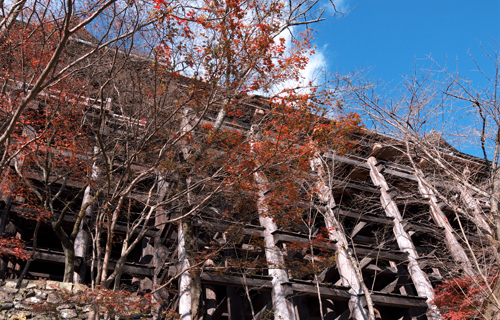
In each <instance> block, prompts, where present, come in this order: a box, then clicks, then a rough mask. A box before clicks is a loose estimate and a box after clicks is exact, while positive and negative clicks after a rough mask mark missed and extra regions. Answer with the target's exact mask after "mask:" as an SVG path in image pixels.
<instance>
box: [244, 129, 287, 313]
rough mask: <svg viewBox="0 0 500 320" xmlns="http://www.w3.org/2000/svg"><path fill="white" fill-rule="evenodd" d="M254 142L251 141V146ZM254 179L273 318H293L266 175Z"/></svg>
mask: <svg viewBox="0 0 500 320" xmlns="http://www.w3.org/2000/svg"><path fill="white" fill-rule="evenodd" d="M254 130H255V127H252V134H253V137H252V139H254V138H255V131H254ZM253 144H254V143H252V146H253ZM254 179H255V182H256V184H257V189H258V190H259V192H258V199H257V210H258V212H259V222H260V225H261V226H263V227H264V228H265V229H264V243H265V246H266V247H265V254H266V260H267V265H268V270H269V275H270V276H271V277H272V279H273V280H272V297H273V299H272V300H273V310H274V317H275V319H280V320H295V319H296V317H295V310H294V308H293V306H292V303H291V302H290V301H288V300H287V295H288V292H287V290H286V286H285V285H284V284H285V283H286V282H288V273H287V271H286V270H283V269H281V268H280V267H279V266H282V265H283V264H284V259H283V253H282V252H281V250H280V248H278V247H277V246H276V245H275V244H274V236H273V234H272V233H273V232H274V231H276V230H277V229H278V227H277V226H276V223H275V222H274V220H273V219H272V218H271V217H269V212H268V207H267V204H266V194H267V193H268V192H269V188H268V186H269V182H268V181H267V178H266V176H265V175H264V173H263V172H261V171H256V172H255V173H254Z"/></svg>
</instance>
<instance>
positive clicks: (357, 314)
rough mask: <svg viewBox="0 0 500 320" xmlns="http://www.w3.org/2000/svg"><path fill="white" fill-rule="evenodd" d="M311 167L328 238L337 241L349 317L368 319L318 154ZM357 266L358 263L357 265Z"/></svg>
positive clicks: (356, 276)
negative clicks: (323, 208)
mask: <svg viewBox="0 0 500 320" xmlns="http://www.w3.org/2000/svg"><path fill="white" fill-rule="evenodd" d="M311 167H312V169H313V170H314V171H315V172H316V173H317V174H318V177H319V180H318V185H317V189H318V196H319V199H320V200H321V201H322V202H323V203H325V204H326V213H325V214H324V219H325V224H326V227H327V228H328V230H329V235H328V237H329V239H330V240H333V241H335V242H337V268H338V270H339V274H340V278H341V280H342V285H344V286H347V287H350V289H349V295H350V298H349V310H350V313H351V318H352V319H354V320H365V319H368V314H367V312H366V310H365V309H364V308H363V306H364V304H365V302H364V301H363V299H362V296H363V288H362V284H361V281H360V280H359V276H360V275H359V274H357V272H361V270H359V269H358V271H357V270H356V265H354V263H355V262H353V259H351V257H350V256H349V255H350V252H348V250H350V249H349V243H348V242H347V238H346V237H345V234H344V232H343V228H342V225H341V224H340V222H339V221H338V220H337V217H335V214H334V213H333V210H332V208H333V207H335V199H333V195H332V191H331V189H330V186H329V185H328V184H326V183H325V182H324V177H323V176H324V174H323V164H322V160H321V158H320V156H319V155H317V156H316V157H315V158H314V159H313V160H311ZM358 267H359V265H358Z"/></svg>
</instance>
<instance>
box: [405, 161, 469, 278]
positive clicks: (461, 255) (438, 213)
mask: <svg viewBox="0 0 500 320" xmlns="http://www.w3.org/2000/svg"><path fill="white" fill-rule="evenodd" d="M415 176H416V177H417V180H418V190H419V191H420V194H421V195H422V196H423V197H424V198H426V199H428V200H429V205H430V209H431V210H430V212H431V216H432V219H433V220H434V223H435V224H436V225H437V226H438V227H441V228H443V229H444V235H445V242H446V246H447V247H448V250H450V253H451V256H452V257H453V259H454V260H455V262H456V263H458V264H459V266H460V268H461V269H463V270H464V271H465V273H466V274H467V275H468V276H474V270H473V269H472V264H471V263H470V260H469V257H467V254H466V253H465V251H464V249H463V248H462V246H461V245H460V243H459V242H458V240H457V238H456V237H455V235H454V232H455V231H454V230H453V228H452V227H451V225H450V223H449V222H448V219H447V218H446V215H445V214H444V213H443V211H442V210H441V208H440V207H439V205H438V200H437V198H436V195H435V194H434V191H432V189H431V188H429V187H427V185H426V184H425V183H424V181H423V180H422V177H423V172H422V171H420V170H418V171H417V173H416V174H415Z"/></svg>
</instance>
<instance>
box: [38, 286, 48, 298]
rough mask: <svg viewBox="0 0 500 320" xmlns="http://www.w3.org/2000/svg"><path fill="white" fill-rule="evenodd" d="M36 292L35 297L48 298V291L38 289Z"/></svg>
mask: <svg viewBox="0 0 500 320" xmlns="http://www.w3.org/2000/svg"><path fill="white" fill-rule="evenodd" d="M35 292H36V294H35V297H37V298H39V299H44V300H45V299H47V296H48V293H47V292H44V291H42V290H38V289H36V290H35Z"/></svg>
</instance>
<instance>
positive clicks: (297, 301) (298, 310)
mask: <svg viewBox="0 0 500 320" xmlns="http://www.w3.org/2000/svg"><path fill="white" fill-rule="evenodd" d="M306 298H307V297H306V296H295V297H293V298H292V301H293V305H294V307H295V314H296V315H297V320H309V307H308V306H307V304H306Z"/></svg>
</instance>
